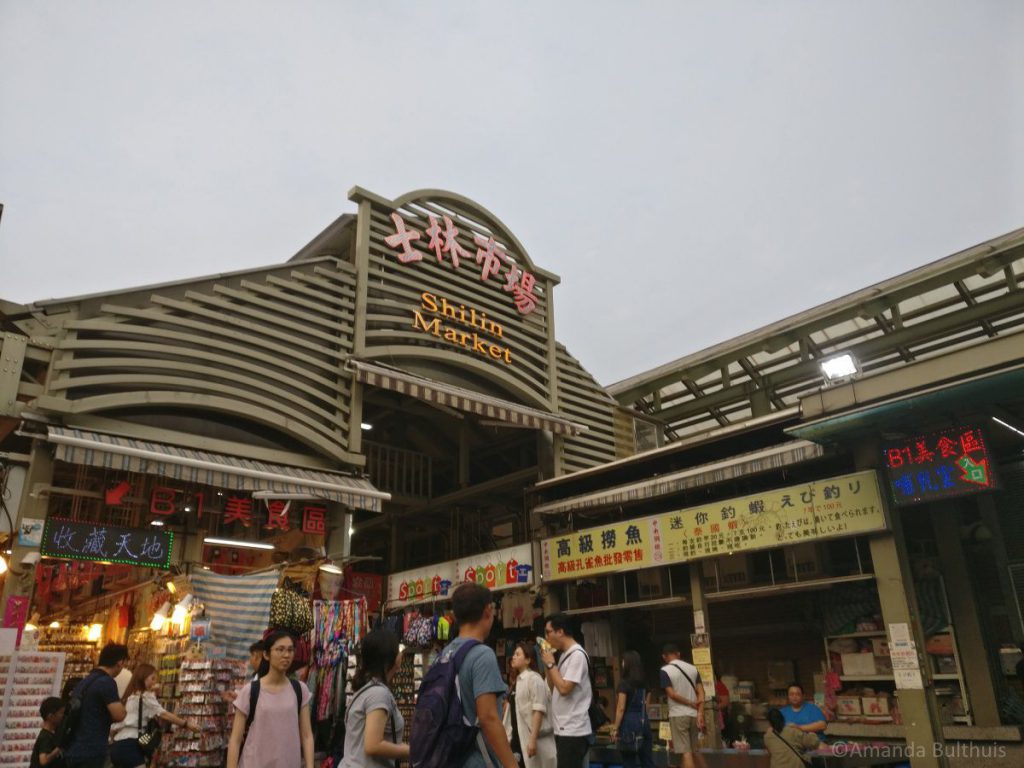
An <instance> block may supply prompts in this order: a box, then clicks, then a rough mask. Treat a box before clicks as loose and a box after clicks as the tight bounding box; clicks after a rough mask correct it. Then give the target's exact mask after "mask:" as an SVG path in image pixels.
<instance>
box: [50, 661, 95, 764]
mask: <svg viewBox="0 0 1024 768" xmlns="http://www.w3.org/2000/svg"><path fill="white" fill-rule="evenodd" d="M104 674H106V673H105V672H97V671H96V670H93V671H92V672H90V673H89V677H91V678H92V679H91V680H90V679H89V678H88V677H87V678H86V679H85V680H83V681H82V692H81V693H79V694H78V695H77V696H76V695H75V694H74V693H72V694H71V700H70V701H68V706H67V711H66V712H65V713H64V719H63V720H62V721H61V723H60V728H58V729H57V745H58V746H59V747H60V748H61V749H67V748H68V747H69V746H70V745H71V742H73V741H74V740H75V736H76V735H77V733H78V728H79V726H80V725H81V724H82V703H83V702H84V701H85V694H86V693H88V691H89V688H90V687H91V686H92V684H93V683H95V682H96V681H97V680H99V679H100V676H102V675H104Z"/></svg>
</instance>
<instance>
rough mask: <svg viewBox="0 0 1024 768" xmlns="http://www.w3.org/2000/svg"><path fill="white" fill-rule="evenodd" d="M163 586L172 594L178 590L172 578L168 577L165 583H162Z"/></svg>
mask: <svg viewBox="0 0 1024 768" xmlns="http://www.w3.org/2000/svg"><path fill="white" fill-rule="evenodd" d="M164 586H165V587H166V588H167V591H168V592H170V593H171V594H172V595H173V594H174V593H175V592H177V591H178V588H177V587H176V586H174V581H173V580H172V579H168V580H167V583H166V584H164Z"/></svg>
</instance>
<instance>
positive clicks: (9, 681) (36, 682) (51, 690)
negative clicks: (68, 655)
mask: <svg viewBox="0 0 1024 768" xmlns="http://www.w3.org/2000/svg"><path fill="white" fill-rule="evenodd" d="M64 661H65V659H64V654H63V653H48V652H30V653H25V652H15V653H14V654H12V655H4V656H0V690H2V691H3V700H2V704H0V765H3V766H27V765H28V764H29V761H30V759H31V757H32V748H33V747H34V746H35V742H36V737H37V736H38V735H39V726H40V721H39V703H40V702H41V701H42V700H43V699H45V698H46V697H47V696H59V695H60V689H61V685H62V682H61V681H62V680H63V671H64Z"/></svg>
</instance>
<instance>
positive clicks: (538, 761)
mask: <svg viewBox="0 0 1024 768" xmlns="http://www.w3.org/2000/svg"><path fill="white" fill-rule="evenodd" d="M511 664H512V669H513V670H514V671H515V673H516V679H515V687H514V688H513V690H512V692H511V694H510V696H509V708H510V710H511V715H512V722H514V723H515V728H516V733H517V734H518V737H519V744H520V746H521V748H522V757H523V765H524V766H525V768H555V765H556V764H557V761H558V760H557V756H556V755H555V732H554V730H553V729H552V727H551V720H550V718H549V716H548V710H549V709H550V707H551V692H550V691H549V690H548V685H547V683H545V682H544V678H543V677H541V676H540V674H538V672H537V669H536V665H537V661H536V657H535V656H534V654H533V652H532V650H531V649H530V647H529V646H528V645H526V643H519V644H518V645H517V646H516V650H515V653H513V654H512V661H511Z"/></svg>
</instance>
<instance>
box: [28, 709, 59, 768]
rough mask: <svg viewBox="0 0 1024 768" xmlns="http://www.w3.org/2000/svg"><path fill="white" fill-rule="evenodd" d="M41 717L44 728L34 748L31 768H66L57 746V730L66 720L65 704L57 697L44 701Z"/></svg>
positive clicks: (40, 711)
mask: <svg viewBox="0 0 1024 768" xmlns="http://www.w3.org/2000/svg"><path fill="white" fill-rule="evenodd" d="M39 716H40V717H41V718H43V727H42V730H40V731H39V735H38V736H37V737H36V744H35V746H34V747H33V748H32V762H31V763H29V768H41V766H46V768H64V758H63V757H62V756H61V753H60V746H58V744H57V729H58V728H60V722H61V720H63V719H64V702H63V701H61V700H60V699H58V698H57V697H56V696H50V697H49V698H47V699H43V703H42V704H41V705H40V707H39Z"/></svg>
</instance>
